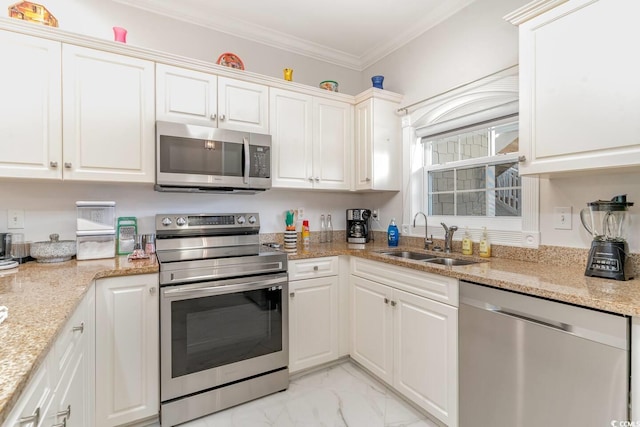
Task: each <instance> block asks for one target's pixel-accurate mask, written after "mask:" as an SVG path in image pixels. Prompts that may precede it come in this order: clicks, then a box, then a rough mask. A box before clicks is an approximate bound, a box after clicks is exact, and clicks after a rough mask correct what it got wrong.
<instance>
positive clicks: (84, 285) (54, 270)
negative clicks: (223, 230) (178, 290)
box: [0, 256, 158, 424]
mask: <svg viewBox="0 0 640 427" xmlns="http://www.w3.org/2000/svg"><path fill="white" fill-rule="evenodd" d="M157 271H158V264H157V261H156V259H155V257H151V258H149V259H148V260H136V261H128V260H127V258H126V256H125V257H118V258H114V259H106V260H92V261H75V260H72V261H66V262H62V263H55V264H39V263H36V262H29V263H26V264H22V265H20V266H19V267H18V268H17V269H12V270H4V271H0V305H4V306H7V307H8V309H9V316H8V317H7V319H6V320H5V321H4V322H3V323H2V324H0V424H1V423H2V422H3V421H4V420H5V419H6V417H7V416H8V415H9V412H10V411H11V408H12V407H13V405H14V404H15V402H16V401H17V399H18V398H19V396H20V394H21V393H22V391H23V390H24V387H25V386H26V385H27V382H28V380H29V378H30V377H31V375H33V374H34V373H35V371H36V369H37V368H38V366H40V364H41V362H42V360H44V357H45V356H46V355H47V353H48V351H49V349H50V347H51V345H52V344H53V342H54V341H55V338H56V337H57V336H58V334H59V331H60V329H61V328H62V326H63V325H64V324H65V322H66V321H67V319H68V318H69V317H70V316H71V314H72V313H73V311H74V310H75V308H76V306H77V305H78V303H79V302H80V300H81V299H82V297H83V296H84V294H85V293H86V291H87V289H88V288H89V286H90V285H91V283H92V281H93V280H94V279H100V278H104V277H114V276H126V275H135V274H146V273H156V272H157Z"/></svg>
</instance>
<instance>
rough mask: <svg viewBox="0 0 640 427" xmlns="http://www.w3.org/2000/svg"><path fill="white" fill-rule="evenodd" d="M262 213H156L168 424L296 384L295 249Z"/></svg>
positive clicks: (165, 418)
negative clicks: (284, 246) (278, 239)
mask: <svg viewBox="0 0 640 427" xmlns="http://www.w3.org/2000/svg"><path fill="white" fill-rule="evenodd" d="M259 230H260V220H259V216H258V214H257V213H253V214H237V213H236V214H198V215H193V214H170V215H157V216H156V237H157V239H156V246H157V248H156V251H157V256H158V261H159V262H160V287H161V290H160V292H161V293H160V400H161V423H162V426H163V427H166V426H174V425H177V424H181V423H184V422H187V421H189V420H192V419H195V418H198V417H201V416H204V415H207V414H210V413H213V412H216V411H220V410H222V409H225V408H228V407H231V406H234V405H237V404H240V403H243V402H246V401H249V400H252V399H255V398H258V397H261V396H265V395H267V394H270V393H273V392H277V391H281V390H285V389H286V388H287V387H288V385H289V370H288V368H287V365H288V362H289V348H288V344H289V340H288V332H289V331H288V298H287V295H288V281H287V255H286V254H285V253H283V252H281V251H279V250H277V249H274V248H271V247H267V246H263V245H260V242H259V236H258V232H259Z"/></svg>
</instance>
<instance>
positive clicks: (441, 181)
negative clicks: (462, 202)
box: [429, 170, 454, 193]
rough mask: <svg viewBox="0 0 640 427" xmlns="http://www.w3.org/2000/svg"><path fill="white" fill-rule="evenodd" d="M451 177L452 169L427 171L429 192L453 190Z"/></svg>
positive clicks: (452, 174) (452, 175)
mask: <svg viewBox="0 0 640 427" xmlns="http://www.w3.org/2000/svg"><path fill="white" fill-rule="evenodd" d="M453 177H454V173H453V170H448V171H440V172H429V187H430V189H429V190H430V192H432V193H437V192H440V191H453V190H454V187H453V182H454V179H453Z"/></svg>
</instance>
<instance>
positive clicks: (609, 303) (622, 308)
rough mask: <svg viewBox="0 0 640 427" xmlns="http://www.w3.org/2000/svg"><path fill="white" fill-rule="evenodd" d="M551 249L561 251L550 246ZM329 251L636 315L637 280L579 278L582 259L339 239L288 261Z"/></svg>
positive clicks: (639, 310)
mask: <svg viewBox="0 0 640 427" xmlns="http://www.w3.org/2000/svg"><path fill="white" fill-rule="evenodd" d="M389 250H411V251H414V252H425V253H431V254H434V255H438V256H448V257H452V258H474V259H476V260H478V261H480V262H479V263H477V264H470V265H461V266H445V265H438V264H431V263H426V262H424V261H414V260H409V259H403V258H398V257H393V256H389V255H384V254H381V253H380V252H381V251H389ZM554 250H562V249H561V248H556V249H554ZM568 251H569V252H571V251H572V250H571V249H569V250H568ZM332 255H351V256H358V257H362V258H367V259H371V260H375V261H382V262H385V263H388V264H393V265H398V266H402V267H409V268H413V269H415V270H421V271H428V272H430V273H436V274H441V275H443V276H449V277H455V278H457V279H461V280H467V281H471V282H475V283H480V284H484V285H489V286H493V287H496V288H503V289H508V290H512V291H518V292H522V293H526V294H529V295H536V296H540V297H544V298H549V299H553V300H556V301H562V302H567V303H571V304H576V305H580V306H584V307H589V308H595V309H599V310H604V311H609V312H612V313H618V314H624V315H629V316H638V315H640V280H638V279H637V278H636V279H634V280H628V281H616V280H608V279H600V278H593V277H585V275H584V265H585V263H584V262H574V263H572V264H571V265H554V264H550V263H548V262H545V258H544V257H541V258H540V260H539V261H537V262H534V261H522V260H515V259H508V258H494V257H492V258H489V259H483V258H477V257H465V256H463V255H462V254H460V253H455V252H454V253H452V254H444V253H442V252H432V251H423V250H421V249H416V247H412V246H399V247H397V248H389V247H388V246H387V244H386V241H381V242H378V241H376V242H372V243H367V244H366V245H348V244H346V243H343V242H334V243H312V244H311V245H310V246H309V249H308V250H304V249H303V248H298V250H297V252H296V253H291V254H289V259H291V260H295V259H304V258H314V257H323V256H332ZM559 256H561V254H560V255H559Z"/></svg>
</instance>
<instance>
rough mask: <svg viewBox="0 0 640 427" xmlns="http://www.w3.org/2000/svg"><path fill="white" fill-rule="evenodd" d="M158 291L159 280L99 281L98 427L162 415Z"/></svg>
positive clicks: (153, 276) (153, 277)
mask: <svg viewBox="0 0 640 427" xmlns="http://www.w3.org/2000/svg"><path fill="white" fill-rule="evenodd" d="M157 288H158V275H157V274H148V275H139V276H123V277H112V278H107V279H100V280H97V281H96V337H97V339H96V425H99V426H117V425H122V424H126V423H131V422H134V421H136V420H141V419H144V418H147V417H150V416H153V415H156V414H157V413H158V411H159V407H160V401H159V397H160V392H159V367H158V359H159V354H158V348H159V343H158V339H159V330H160V325H159V307H158V289H157Z"/></svg>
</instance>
